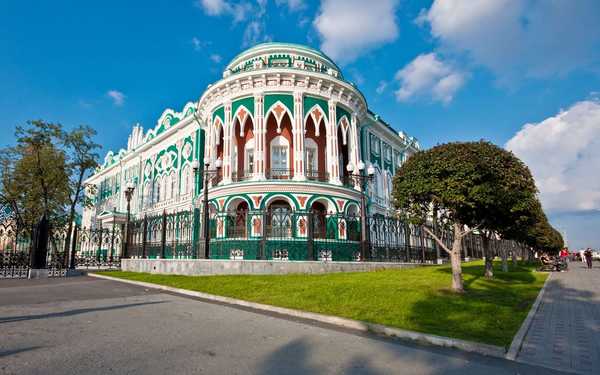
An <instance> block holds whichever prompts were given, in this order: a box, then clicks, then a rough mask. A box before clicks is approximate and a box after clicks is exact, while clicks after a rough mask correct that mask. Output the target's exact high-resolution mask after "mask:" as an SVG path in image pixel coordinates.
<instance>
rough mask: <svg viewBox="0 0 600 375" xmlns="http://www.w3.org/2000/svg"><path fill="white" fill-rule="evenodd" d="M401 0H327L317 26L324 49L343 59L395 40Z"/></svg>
mask: <svg viewBox="0 0 600 375" xmlns="http://www.w3.org/2000/svg"><path fill="white" fill-rule="evenodd" d="M397 5H398V0H378V1H364V0H323V1H322V2H321V8H320V10H319V13H318V15H317V17H316V18H315V20H314V21H313V25H314V26H315V28H316V29H317V31H318V32H319V35H320V37H321V49H322V50H323V51H324V52H325V53H327V54H328V55H329V56H331V57H332V58H333V59H335V60H338V61H340V62H351V61H353V60H355V59H356V58H357V57H359V56H360V55H362V54H364V53H366V52H368V51H370V50H372V49H374V48H376V47H378V46H380V45H382V44H384V43H388V42H391V41H393V40H395V39H396V38H397V36H398V26H397V25H396V19H395V11H396V7H397Z"/></svg>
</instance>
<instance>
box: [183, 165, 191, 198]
mask: <svg viewBox="0 0 600 375" xmlns="http://www.w3.org/2000/svg"><path fill="white" fill-rule="evenodd" d="M189 192H190V167H189V165H186V166H185V168H183V171H182V172H181V194H182V195H187V194H188V193H189Z"/></svg>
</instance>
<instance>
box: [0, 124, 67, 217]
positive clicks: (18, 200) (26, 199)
mask: <svg viewBox="0 0 600 375" xmlns="http://www.w3.org/2000/svg"><path fill="white" fill-rule="evenodd" d="M15 136H16V138H17V142H16V145H15V146H14V147H11V148H8V149H5V150H3V152H2V154H3V157H2V160H1V165H2V167H1V168H2V172H1V173H2V184H1V186H0V189H1V191H0V199H2V202H1V203H2V204H5V205H7V206H9V207H10V208H11V210H12V212H13V215H14V216H16V220H17V224H18V225H19V226H21V227H23V226H25V227H30V226H31V225H33V224H35V223H36V222H37V221H39V219H40V218H41V217H42V216H46V218H48V220H50V222H51V223H53V224H56V223H58V222H64V213H65V212H64V209H65V205H66V203H67V202H68V173H67V166H66V157H65V153H64V152H63V151H62V150H61V149H60V148H59V147H58V146H60V142H61V139H62V127H61V126H60V125H59V124H52V123H47V122H44V121H41V120H37V121H30V122H28V123H27V125H26V126H18V127H17V128H16V131H15Z"/></svg>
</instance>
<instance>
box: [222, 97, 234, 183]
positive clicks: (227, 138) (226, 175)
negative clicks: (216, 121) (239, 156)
mask: <svg viewBox="0 0 600 375" xmlns="http://www.w3.org/2000/svg"><path fill="white" fill-rule="evenodd" d="M231 127H232V119H231V102H227V103H225V124H224V125H223V184H228V183H231V136H232V133H233V131H232V130H231Z"/></svg>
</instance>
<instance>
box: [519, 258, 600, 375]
mask: <svg viewBox="0 0 600 375" xmlns="http://www.w3.org/2000/svg"><path fill="white" fill-rule="evenodd" d="M517 359H518V360H519V361H523V362H527V363H533V364H539V365H543V366H548V367H551V368H553V369H557V370H563V371H569V372H575V373H581V374H600V263H598V262H594V268H593V269H591V270H588V269H587V268H586V267H584V265H583V264H582V263H581V262H571V263H570V265H569V271H568V272H560V273H554V274H552V278H551V280H550V281H549V282H548V285H547V287H546V292H545V294H544V297H543V299H542V303H541V304H540V307H539V309H538V311H537V313H536V314H535V316H534V319H533V322H532V325H531V327H530V328H529V331H528V332H527V335H526V336H525V340H524V342H523V346H522V347H521V352H520V353H519V355H518V357H517Z"/></svg>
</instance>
